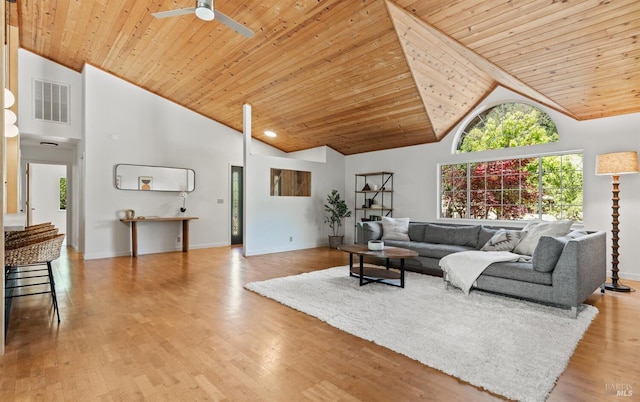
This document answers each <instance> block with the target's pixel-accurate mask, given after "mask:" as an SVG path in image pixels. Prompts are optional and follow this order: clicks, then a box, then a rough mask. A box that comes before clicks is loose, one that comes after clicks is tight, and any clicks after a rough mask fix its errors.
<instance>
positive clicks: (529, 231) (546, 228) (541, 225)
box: [513, 221, 573, 255]
mask: <svg viewBox="0 0 640 402" xmlns="http://www.w3.org/2000/svg"><path fill="white" fill-rule="evenodd" d="M572 224H573V222H572V221H556V222H530V223H529V224H527V226H525V227H524V228H523V229H522V231H523V232H526V235H525V236H524V237H523V238H522V240H520V242H519V243H518V245H517V246H516V248H514V249H513V252H514V253H516V254H523V255H533V251H534V250H535V249H536V246H537V245H538V240H540V237H541V236H565V235H567V234H568V233H569V230H570V229H571V225H572Z"/></svg>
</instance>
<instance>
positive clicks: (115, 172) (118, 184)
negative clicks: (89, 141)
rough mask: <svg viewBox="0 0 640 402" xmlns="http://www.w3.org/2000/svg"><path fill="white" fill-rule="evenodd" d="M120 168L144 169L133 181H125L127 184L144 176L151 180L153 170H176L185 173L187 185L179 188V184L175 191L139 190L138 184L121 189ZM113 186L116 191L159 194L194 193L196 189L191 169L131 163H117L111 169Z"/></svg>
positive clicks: (194, 173) (194, 175)
mask: <svg viewBox="0 0 640 402" xmlns="http://www.w3.org/2000/svg"><path fill="white" fill-rule="evenodd" d="M120 167H132V168H144V169H145V170H144V171H143V172H141V174H135V175H134V177H135V179H132V178H129V179H128V180H127V182H131V180H135V182H136V183H139V180H140V178H141V177H146V176H150V177H152V178H153V175H152V174H151V173H153V170H155V169H170V170H178V171H185V172H187V183H186V186H185V187H186V188H185V187H182V188H181V187H180V184H177V185H176V188H175V189H173V188H172V189H154V188H153V187H151V188H150V189H148V190H144V189H141V188H139V184H137V185H136V186H135V187H133V186H130V187H128V188H122V187H121V185H122V171H121V172H118V168H120ZM188 172H191V175H192V176H193V180H192V183H189V178H188V176H189V173H188ZM189 184H192V186H191V187H189ZM113 186H114V187H115V188H116V189H117V190H123V191H159V192H187V193H190V192H192V191H194V190H195V189H196V172H195V170H193V169H189V168H180V167H171V166H155V165H136V164H133V163H118V164H116V165H115V166H114V167H113Z"/></svg>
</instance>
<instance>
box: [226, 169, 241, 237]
mask: <svg viewBox="0 0 640 402" xmlns="http://www.w3.org/2000/svg"><path fill="white" fill-rule="evenodd" d="M242 180H243V178H242V166H231V202H230V203H229V204H230V205H231V245H235V244H242V238H243V233H242V227H243V226H242V218H243V217H242V205H243V202H242V200H243V191H242Z"/></svg>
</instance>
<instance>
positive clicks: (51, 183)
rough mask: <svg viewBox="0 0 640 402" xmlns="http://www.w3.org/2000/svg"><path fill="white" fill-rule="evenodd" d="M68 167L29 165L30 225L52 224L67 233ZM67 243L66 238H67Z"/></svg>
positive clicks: (28, 202) (28, 214)
mask: <svg viewBox="0 0 640 402" xmlns="http://www.w3.org/2000/svg"><path fill="white" fill-rule="evenodd" d="M66 189H67V167H66V166H65V165H53V164H44V163H29V164H27V200H26V205H27V219H28V222H29V225H36V224H39V223H45V222H51V223H53V224H54V225H55V226H56V227H57V228H58V230H59V232H58V233H67V202H66V201H67V194H66ZM65 241H66V238H65Z"/></svg>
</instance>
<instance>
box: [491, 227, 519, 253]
mask: <svg viewBox="0 0 640 402" xmlns="http://www.w3.org/2000/svg"><path fill="white" fill-rule="evenodd" d="M522 235H523V232H521V231H519V230H506V229H500V230H498V231H497V232H496V234H494V235H493V236H492V237H491V238H490V239H489V241H488V242H486V243H485V244H484V246H482V248H481V249H480V250H482V251H511V250H513V249H514V248H515V246H516V245H517V244H518V242H519V241H520V239H521V238H522Z"/></svg>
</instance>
